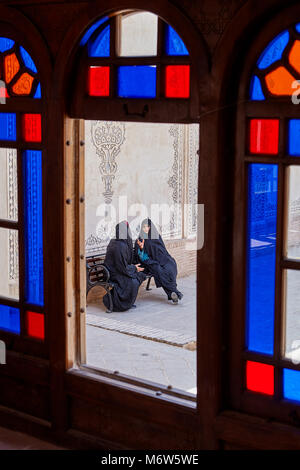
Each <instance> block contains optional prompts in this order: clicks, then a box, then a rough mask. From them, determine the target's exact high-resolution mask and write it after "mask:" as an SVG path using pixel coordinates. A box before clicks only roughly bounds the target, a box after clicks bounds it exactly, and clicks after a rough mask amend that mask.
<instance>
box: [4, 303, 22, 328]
mask: <svg viewBox="0 0 300 470" xmlns="http://www.w3.org/2000/svg"><path fill="white" fill-rule="evenodd" d="M0 330H4V331H9V332H10V333H17V334H20V310H19V309H18V308H15V307H9V306H8V305H0Z"/></svg>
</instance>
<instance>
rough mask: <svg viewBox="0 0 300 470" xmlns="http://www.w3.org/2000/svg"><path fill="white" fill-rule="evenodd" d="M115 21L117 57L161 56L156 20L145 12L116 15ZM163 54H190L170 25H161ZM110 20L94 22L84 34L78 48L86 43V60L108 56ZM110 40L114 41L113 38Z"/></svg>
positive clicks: (109, 54)
mask: <svg viewBox="0 0 300 470" xmlns="http://www.w3.org/2000/svg"><path fill="white" fill-rule="evenodd" d="M114 18H115V19H116V21H117V25H118V30H117V32H116V38H115V41H114V40H113V43H114V44H113V45H114V46H115V51H114V53H113V54H112V55H114V54H116V55H117V56H119V57H149V56H150V57H151V56H157V55H160V51H159V50H158V46H159V41H158V31H159V18H158V16H157V15H155V14H153V13H150V12H147V11H138V12H137V11H134V12H129V13H128V12H125V13H119V14H118V15H117V16H116V17H114ZM163 25H164V27H163V36H164V38H163V44H164V47H163V54H165V55H167V56H187V55H189V52H188V50H187V48H186V46H185V44H184V42H183V40H182V39H181V38H180V36H179V35H178V34H177V32H176V31H175V30H174V29H173V28H172V26H170V25H168V24H167V23H165V22H163ZM110 32H111V18H109V17H108V16H106V17H104V18H101V19H100V20H98V21H96V22H95V23H94V24H93V25H92V26H90V28H89V29H88V30H87V31H86V33H85V34H84V36H83V38H82V39H81V42H80V45H81V46H84V45H86V44H87V47H88V55H89V57H110V56H111V43H110V39H111V34H110ZM112 39H113V38H112Z"/></svg>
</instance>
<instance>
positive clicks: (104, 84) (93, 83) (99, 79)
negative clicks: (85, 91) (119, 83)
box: [88, 66, 110, 96]
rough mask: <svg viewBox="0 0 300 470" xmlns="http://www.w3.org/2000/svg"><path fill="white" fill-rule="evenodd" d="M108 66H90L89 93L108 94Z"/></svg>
mask: <svg viewBox="0 0 300 470" xmlns="http://www.w3.org/2000/svg"><path fill="white" fill-rule="evenodd" d="M109 73H110V68H109V67H101V66H100V67H90V69H89V82H88V87H89V95H90V96H109Z"/></svg>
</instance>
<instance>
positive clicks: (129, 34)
mask: <svg viewBox="0 0 300 470" xmlns="http://www.w3.org/2000/svg"><path fill="white" fill-rule="evenodd" d="M157 24H158V17H157V16H156V15H154V14H153V13H149V12H147V11H143V12H138V13H130V14H127V15H122V16H121V17H120V56H123V57H140V56H143V57H147V56H155V55H156V54H157Z"/></svg>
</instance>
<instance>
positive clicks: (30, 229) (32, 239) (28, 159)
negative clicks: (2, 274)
mask: <svg viewBox="0 0 300 470" xmlns="http://www.w3.org/2000/svg"><path fill="white" fill-rule="evenodd" d="M23 175H24V215H25V273H26V281H25V297H26V301H27V302H29V303H31V304H36V305H43V303H44V273H43V213H42V152H41V151H40V150H26V151H25V152H24V154H23Z"/></svg>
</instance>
